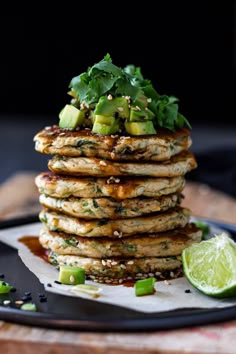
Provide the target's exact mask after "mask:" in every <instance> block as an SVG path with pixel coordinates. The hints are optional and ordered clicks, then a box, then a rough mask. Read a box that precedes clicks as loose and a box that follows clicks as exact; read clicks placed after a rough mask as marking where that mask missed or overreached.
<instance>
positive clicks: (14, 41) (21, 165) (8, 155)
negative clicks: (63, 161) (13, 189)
mask: <svg viewBox="0 0 236 354" xmlns="http://www.w3.org/2000/svg"><path fill="white" fill-rule="evenodd" d="M96 4H97V5H96V6H95V5H94V4H93V5H92V4H90V3H88V2H87V3H84V2H83V3H81V2H80V3H78V5H79V9H76V8H75V4H70V8H69V12H68V13H67V12H66V9H64V10H65V11H64V14H59V13H58V14H56V13H55V12H52V13H50V14H48V11H46V9H45V12H44V13H43V14H42V13H38V12H37V11H36V8H35V11H34V12H33V13H31V14H30V15H28V16H13V15H9V16H2V15H1V16H0V48H1V50H0V53H1V55H0V83H1V84H0V132H1V139H0V160H1V169H0V182H2V181H4V180H5V179H6V178H7V177H9V176H10V175H11V174H13V173H14V172H15V171H19V170H35V171H42V170H46V169H47V160H48V159H49V156H45V155H41V154H39V153H37V152H35V151H34V143H33V136H34V135H35V134H36V132H38V131H39V130H41V129H42V128H43V127H44V126H45V125H52V124H54V123H57V122H58V114H59V112H60V110H61V109H62V107H63V106H64V105H65V104H66V103H68V102H69V96H68V95H67V94H66V93H67V91H68V85H69V82H70V80H71V78H72V77H74V76H76V75H78V74H80V73H81V72H83V71H85V70H86V69H87V67H88V66H91V65H93V64H94V63H95V62H98V61H100V60H101V59H102V58H103V57H104V55H105V54H106V53H107V52H109V53H110V54H111V56H112V58H113V62H114V63H115V64H116V65H118V66H121V67H123V66H125V65H127V64H130V63H133V64H135V65H137V66H141V67H142V71H143V74H144V76H145V77H146V78H149V79H151V80H152V81H153V83H154V85H155V87H156V89H157V91H159V93H160V94H169V95H174V96H176V97H178V98H179V99H180V111H181V112H182V113H183V114H184V115H185V116H186V117H187V118H188V120H189V121H190V122H191V124H192V127H193V130H192V138H193V146H192V148H191V149H192V151H193V152H194V153H195V154H196V157H197V161H198V169H197V170H195V171H193V172H191V173H190V174H188V178H189V179H194V180H198V181H202V182H204V183H207V184H209V185H211V186H213V187H215V188H218V189H221V190H224V191H226V192H228V193H231V194H232V193H233V194H234V195H235V196H236V167H235V166H236V119H235V117H236V97H235V96H236V90H235V77H236V76H235V72H236V2H235V1H230V0H228V1H213V0H212V1H210V0H205V1H201V0H199V1H195V0H192V1H181V0H179V1H168V0H166V1H155V3H154V2H148V1H146V2H139V3H137V2H135V3H133V2H132V3H131V4H129V3H128V2H127V1H126V2H122V1H119V2H104V1H103V2H99V3H96ZM57 10H58V9H57Z"/></svg>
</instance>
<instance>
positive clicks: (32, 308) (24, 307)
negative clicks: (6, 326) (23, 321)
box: [20, 303, 37, 312]
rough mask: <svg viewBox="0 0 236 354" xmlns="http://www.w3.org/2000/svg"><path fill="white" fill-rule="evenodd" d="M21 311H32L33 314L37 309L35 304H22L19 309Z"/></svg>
mask: <svg viewBox="0 0 236 354" xmlns="http://www.w3.org/2000/svg"><path fill="white" fill-rule="evenodd" d="M20 309H21V310H24V311H33V312H36V311H37V307H36V305H35V304H32V303H28V304H23V305H22V306H21V307H20Z"/></svg>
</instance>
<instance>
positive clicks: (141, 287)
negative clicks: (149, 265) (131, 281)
mask: <svg viewBox="0 0 236 354" xmlns="http://www.w3.org/2000/svg"><path fill="white" fill-rule="evenodd" d="M155 281H156V279H155V278H153V277H151V278H147V279H142V280H137V281H136V283H135V286H134V287H135V295H136V296H142V295H149V294H153V293H154V291H155V289H154V284H155Z"/></svg>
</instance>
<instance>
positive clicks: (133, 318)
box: [0, 218, 236, 331]
mask: <svg viewBox="0 0 236 354" xmlns="http://www.w3.org/2000/svg"><path fill="white" fill-rule="evenodd" d="M26 221H27V220H24V222H25V223H26ZM29 222H32V218H30V219H29ZM19 224H21V221H20V220H19V219H18V220H14V221H12V226H13V225H14V226H16V225H19ZM214 224H215V225H216V226H218V227H222V225H221V224H219V223H217V224H216V223H214ZM6 226H10V222H8V224H6V223H4V224H2V225H1V224H0V228H4V227H6ZM223 228H224V229H226V230H227V231H230V232H231V234H232V235H233V236H236V233H233V232H234V231H236V230H235V228H234V226H233V225H227V224H224V225H223ZM0 273H3V274H4V275H5V278H4V279H5V280H6V281H8V282H9V283H10V284H12V285H14V286H15V288H16V292H12V293H10V295H9V296H8V295H0V303H3V301H4V300H6V299H8V298H9V299H10V300H11V304H10V305H9V306H3V305H2V306H0V320H4V321H9V322H15V323H21V324H24V325H31V326H39V327H47V328H61V329H78V330H84V331H147V330H164V329H165V330H166V329H174V328H175V329H176V328H182V327H188V326H195V325H206V324H211V323H216V322H222V321H226V320H233V319H235V318H236V306H232V307H230V308H224V309H209V310H208V309H182V310H175V311H167V312H159V313H152V314H147V313H140V312H138V311H134V310H129V309H126V308H123V307H119V306H113V305H108V304H103V303H99V302H95V301H91V300H85V299H81V298H77V297H67V296H62V295H57V294H52V293H45V290H44V287H43V285H42V284H41V283H40V282H39V281H38V279H37V278H36V276H35V275H34V274H32V273H31V272H30V271H29V270H28V268H27V267H26V266H25V265H24V264H23V263H22V261H21V259H20V257H19V256H18V253H17V251H16V250H15V249H13V248H11V247H9V246H7V245H5V244H3V243H1V242H0ZM29 291H30V292H31V294H32V302H34V303H36V305H37V308H38V312H27V311H22V310H20V309H19V308H17V306H16V305H15V301H16V300H20V299H21V297H22V296H24V294H25V292H29ZM39 294H46V296H47V302H40V297H39Z"/></svg>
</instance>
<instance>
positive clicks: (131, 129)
mask: <svg viewBox="0 0 236 354" xmlns="http://www.w3.org/2000/svg"><path fill="white" fill-rule="evenodd" d="M69 87H70V91H69V94H70V96H72V97H73V98H72V100H71V106H75V107H76V114H72V113H73V110H72V109H69V108H70V105H67V106H68V107H67V111H68V110H69V113H70V117H69V118H67V111H66V112H64V111H63V110H62V112H63V114H64V116H65V117H64V116H63V117H62V113H61V117H60V123H59V125H60V127H62V128H69V129H75V128H76V127H77V126H78V125H80V126H83V127H91V126H93V129H92V131H93V133H98V134H101V135H111V134H115V133H118V132H122V131H126V132H128V133H129V134H131V135H146V134H155V133H156V129H158V128H160V127H161V128H167V129H169V130H171V131H174V130H175V129H177V128H181V127H183V126H184V125H186V126H187V127H188V128H191V125H190V124H189V122H188V120H187V119H186V118H185V117H184V116H183V115H182V114H181V113H180V112H179V104H178V102H179V100H178V99H177V98H176V97H174V96H167V95H160V94H159V93H158V92H157V91H156V90H155V88H154V87H153V85H152V83H151V81H150V80H146V79H144V77H143V75H142V72H141V68H140V67H136V66H134V65H128V66H126V67H125V68H123V69H122V68H120V67H118V66H116V65H114V64H113V63H112V59H111V57H110V55H109V54H107V55H106V56H105V57H104V58H103V59H102V60H101V61H100V62H99V63H97V64H95V65H93V66H92V67H89V68H88V69H87V71H86V72H84V73H82V74H80V75H78V76H76V77H74V78H73V79H72V80H71V82H70V85H69ZM118 97H120V98H118ZM115 100H121V101H122V100H127V102H128V104H129V108H128V104H127V102H126V101H125V102H126V106H127V108H126V109H124V106H122V102H121V104H120V105H118V107H116V105H115ZM104 102H105V103H104ZM123 103H124V102H123ZM78 107H80V110H79V109H78ZM101 107H102V109H101ZM81 112H83V114H84V115H85V118H83V120H81V123H78V124H77V121H78V116H79V115H81ZM98 112H99V113H98ZM108 113H109V114H108ZM83 117H84V116H83ZM104 117H105V118H104ZM144 123H145V124H144Z"/></svg>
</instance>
